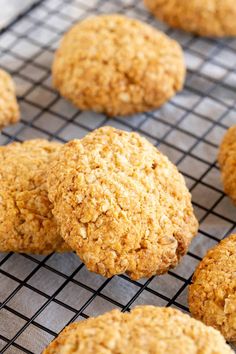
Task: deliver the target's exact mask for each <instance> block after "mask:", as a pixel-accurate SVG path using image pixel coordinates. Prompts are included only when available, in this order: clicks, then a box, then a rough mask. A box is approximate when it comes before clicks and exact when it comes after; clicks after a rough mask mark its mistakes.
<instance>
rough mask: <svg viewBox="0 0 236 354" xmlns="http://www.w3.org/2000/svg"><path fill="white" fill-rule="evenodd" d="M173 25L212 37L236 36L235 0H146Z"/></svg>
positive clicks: (158, 16)
mask: <svg viewBox="0 0 236 354" xmlns="http://www.w3.org/2000/svg"><path fill="white" fill-rule="evenodd" d="M144 3H145V4H146V6H147V7H148V9H149V10H150V11H151V12H152V13H153V14H154V15H155V16H156V17H157V18H158V19H160V20H163V21H165V22H166V23H168V24H169V25H170V26H171V27H174V28H180V29H182V30H184V31H187V32H192V33H196V34H199V35H201V36H208V37H224V36H236V22H235V17H236V3H235V1H234V0H165V1H163V0H144Z"/></svg>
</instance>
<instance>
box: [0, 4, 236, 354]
mask: <svg viewBox="0 0 236 354" xmlns="http://www.w3.org/2000/svg"><path fill="white" fill-rule="evenodd" d="M109 12H113V13H114V12H119V13H125V14H126V15H128V16H131V17H136V18H138V19H141V20H143V21H146V22H148V23H150V24H151V25H153V26H155V27H157V28H159V29H161V30H164V31H165V32H166V33H167V34H168V35H170V36H171V37H173V38H175V39H176V40H178V41H179V42H180V44H181V45H182V46H183V48H184V51H185V57H186V62H187V67H188V75H187V80H186V84H185V88H184V90H183V92H181V93H180V94H178V95H177V96H176V97H174V98H173V99H172V100H171V101H170V102H169V103H167V104H165V105H164V106H163V107H162V108H161V109H159V110H156V111H154V112H150V113H147V114H140V115H136V116H134V117H132V118H128V117H127V118H125V117H124V118H119V117H117V118H115V119H112V120H109V119H107V117H106V116H104V115H102V114H94V113H90V112H80V111H78V110H77V109H75V108H74V107H73V106H72V105H71V104H69V103H67V102H66V101H65V100H64V99H63V98H61V97H60V96H59V95H58V94H57V93H56V92H55V91H54V90H53V89H52V87H51V77H50V74H51V71H50V67H51V61H52V58H53V53H54V51H55V48H56V47H57V45H58V42H59V39H60V38H61V36H62V34H63V33H64V32H65V31H66V30H67V29H68V28H69V27H70V26H71V25H72V24H73V23H74V22H76V21H78V20H81V19H82V18H84V17H87V16H89V15H92V14H101V13H109ZM235 50H236V40H235V39H228V40H213V39H203V38H199V37H195V36H192V35H189V34H186V33H182V32H178V31H175V30H172V29H169V28H168V27H167V26H166V25H164V24H161V23H159V22H157V21H156V20H155V19H154V18H153V17H152V16H151V15H150V14H149V13H148V12H147V11H146V10H145V9H144V7H143V4H142V1H141V0H123V1H121V0H109V1H108V0H44V1H41V2H40V3H38V4H35V5H33V6H32V7H31V8H30V9H28V10H27V12H25V13H24V14H22V15H21V16H20V17H18V18H17V19H16V20H15V21H14V22H13V23H11V24H10V25H9V26H8V27H7V28H5V29H4V30H2V32H1V36H0V51H1V56H0V66H1V67H3V68H4V69H6V70H8V71H9V72H10V73H11V74H12V75H13V77H14V80H15V82H16V85H17V93H18V96H19V98H20V106H21V112H22V119H21V122H20V123H19V124H17V125H15V126H12V127H9V128H6V129H4V131H3V132H2V134H1V136H0V144H7V143H9V142H11V141H13V140H19V141H22V140H25V139H30V138H36V137H40V138H47V139H50V140H59V141H62V142H65V141H67V140H70V139H72V138H81V137H83V136H84V135H85V134H86V133H88V132H89V131H91V130H93V129H95V128H98V127H100V126H102V125H112V126H115V127H117V128H121V129H126V130H136V131H138V132H139V133H140V134H142V135H144V136H146V137H147V138H148V139H149V140H150V141H151V142H152V143H153V144H155V145H157V146H158V147H159V148H160V150H161V151H163V152H164V153H166V154H167V155H168V156H169V158H170V159H171V160H172V161H173V162H174V163H176V164H177V165H178V168H179V169H180V171H181V172H182V173H183V174H184V176H185V178H186V181H187V184H188V187H189V188H190V190H191V192H192V195H193V203H194V207H195V212H196V214H197V216H198V219H199V220H200V231H199V235H198V237H196V238H195V240H194V241H193V243H192V245H191V247H190V250H189V252H188V254H187V255H186V256H185V257H184V258H183V260H182V262H181V264H180V265H179V266H178V267H177V268H175V269H173V270H172V271H170V272H169V273H168V274H167V275H164V276H160V277H153V278H151V279H144V280H142V281H132V280H130V279H129V278H128V277H127V276H125V275H120V276H116V277H113V278H112V279H105V278H103V277H101V276H98V275H96V274H93V273H90V272H88V271H87V270H86V268H85V266H84V265H83V264H82V263H81V262H80V260H79V258H78V257H77V256H76V255H74V254H73V253H71V254H62V255H59V254H52V255H49V256H46V257H42V256H34V255H24V254H21V255H19V254H12V253H9V254H0V352H1V353H8V354H15V353H16V354H17V353H35V354H37V353H40V352H41V351H42V349H43V348H44V347H45V346H46V345H47V344H48V343H49V342H50V341H51V340H52V339H53V338H54V337H55V336H56V335H57V334H58V333H59V332H60V331H61V330H62V328H63V327H64V326H65V325H67V324H68V323H70V322H72V321H75V320H77V321H79V320H81V319H84V318H87V317H89V316H96V315H98V314H101V313H103V312H105V311H108V310H111V309H113V308H119V309H120V310H122V311H126V310H129V309H130V308H132V307H133V306H135V305H137V304H153V305H159V306H174V307H177V308H179V309H180V310H183V311H188V305H187V286H188V284H189V282H190V280H191V275H192V272H193V271H194V269H195V267H196V265H197V263H198V262H199V260H200V259H201V257H202V256H203V255H204V254H205V252H206V250H207V249H208V248H209V247H212V246H213V245H215V244H216V243H217V242H218V241H219V240H220V239H222V238H223V237H225V236H226V235H228V234H229V233H231V232H232V231H233V230H234V229H235V228H236V224H235V211H236V210H235V209H234V207H233V206H232V204H231V202H230V201H229V199H228V198H227V197H226V196H225V195H224V193H223V192H222V186H221V184H220V175H219V169H218V166H217V162H216V155H217V149H218V145H219V142H220V140H221V138H222V136H223V134H224V133H225V131H226V129H227V128H228V127H229V126H230V125H232V124H236V109H235V103H236V72H235V70H234V69H235V67H236V52H235Z"/></svg>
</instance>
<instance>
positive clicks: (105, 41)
mask: <svg viewBox="0 0 236 354" xmlns="http://www.w3.org/2000/svg"><path fill="white" fill-rule="evenodd" d="M52 72H53V83H54V86H55V88H56V89H58V91H59V92H60V93H61V95H62V96H64V97H65V98H67V99H68V100H70V101H72V102H73V103H74V104H75V105H76V106H77V107H78V108H80V109H82V110H85V109H89V110H94V111H98V112H104V113H106V114H108V115H109V116H115V115H129V114H133V113H136V112H143V111H147V110H151V109H154V108H156V107H159V106H160V105H162V104H163V103H164V102H165V101H167V100H168V99H170V98H171V97H172V96H173V95H174V94H175V93H176V92H177V91H179V90H181V89H182V86H183V81H184V78H185V64H184V59H183V53H182V50H181V48H180V46H179V44H178V43H177V42H176V41H174V40H172V39H170V38H169V37H167V36H166V35H165V34H164V33H161V32H159V31H157V30H156V29H154V28H152V27H150V26H148V25H146V24H144V23H142V22H140V21H137V20H134V19H131V18H128V17H124V16H121V15H105V16H97V17H92V18H89V19H86V20H84V21H82V22H80V23H78V24H76V25H75V26H73V27H72V28H71V29H70V30H69V32H68V33H66V34H65V36H64V37H63V39H62V42H61V45H60V47H59V49H58V51H57V52H56V54H55V59H54V63H53V68H52Z"/></svg>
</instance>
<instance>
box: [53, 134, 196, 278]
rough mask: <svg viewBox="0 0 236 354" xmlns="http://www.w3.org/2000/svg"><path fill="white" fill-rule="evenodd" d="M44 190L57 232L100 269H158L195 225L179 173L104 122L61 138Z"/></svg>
mask: <svg viewBox="0 0 236 354" xmlns="http://www.w3.org/2000/svg"><path fill="white" fill-rule="evenodd" d="M48 190H49V199H50V200H51V201H52V203H53V204H54V209H53V213H54V215H55V217H56V219H57V221H58V225H59V226H60V229H61V234H62V237H63V238H64V239H65V240H66V242H67V243H68V244H69V245H70V246H71V248H72V249H73V250H75V251H76V252H77V253H78V255H79V256H80V258H81V259H82V261H83V262H84V263H85V264H86V266H87V267H88V269H89V270H91V271H93V272H97V273H100V274H102V275H103V276H107V277H111V276H112V275H114V274H119V273H124V272H126V273H128V274H129V275H130V277H131V278H132V279H138V278H141V277H146V276H151V275H153V274H161V273H165V272H167V270H168V269H169V268H171V267H174V266H176V265H177V263H178V262H179V259H180V256H182V255H184V254H185V253H186V251H187V249H188V246H189V244H190V242H191V240H192V238H193V236H194V235H195V234H196V232H197V228H198V223H197V220H196V218H195V216H194V214H193V208H192V205H191V196H190V194H189V192H188V190H187V187H186V185H185V182H184V178H183V176H182V175H181V174H180V173H179V172H178V170H177V168H176V167H175V166H174V165H173V164H172V163H171V162H170V161H169V160H168V158H167V157H165V156H164V155H163V154H161V153H160V152H159V151H158V150H157V149H156V148H155V147H154V146H152V145H151V144H150V143H149V142H148V141H147V140H146V139H144V138H142V137H140V136H139V135H138V134H136V133H129V132H125V131H120V130H117V129H115V128H112V127H103V128H100V129H97V130H95V131H94V132H92V133H90V134H88V135H87V136H86V137H84V138H83V139H81V140H74V141H70V142H69V143H67V144H65V145H64V146H63V148H62V149H61V151H60V156H58V159H57V160H56V161H54V162H53V163H52V165H51V168H49V174H48Z"/></svg>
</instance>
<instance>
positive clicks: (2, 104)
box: [0, 69, 20, 129]
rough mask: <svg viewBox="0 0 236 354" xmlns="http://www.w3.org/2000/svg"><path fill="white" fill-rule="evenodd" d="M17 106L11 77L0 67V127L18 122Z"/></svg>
mask: <svg viewBox="0 0 236 354" xmlns="http://www.w3.org/2000/svg"><path fill="white" fill-rule="evenodd" d="M19 119H20V113H19V107H18V104H17V101H16V95H15V86H14V83H13V80H12V78H11V77H10V75H8V74H7V73H6V72H5V71H4V70H1V69H0V129H1V128H3V127H5V126H7V125H9V124H13V123H16V122H18V120H19Z"/></svg>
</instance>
